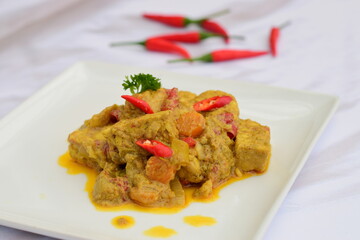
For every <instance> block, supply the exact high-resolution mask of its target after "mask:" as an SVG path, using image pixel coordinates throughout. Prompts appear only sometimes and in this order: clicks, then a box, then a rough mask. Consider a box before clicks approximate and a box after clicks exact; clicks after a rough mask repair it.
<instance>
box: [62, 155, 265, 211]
mask: <svg viewBox="0 0 360 240" xmlns="http://www.w3.org/2000/svg"><path fill="white" fill-rule="evenodd" d="M58 163H59V165H60V166H62V167H64V168H66V169H67V173H68V174H71V175H76V174H81V173H82V174H85V175H86V177H87V182H86V184H85V189H84V190H85V191H86V192H87V193H88V196H89V199H90V200H91V202H92V204H93V205H94V206H95V208H96V209H97V210H99V211H128V210H132V211H139V212H146V213H155V214H173V213H177V212H179V211H181V210H182V209H184V208H185V207H187V206H188V205H189V204H191V203H192V202H203V203H208V202H213V201H215V200H217V199H219V192H220V191H221V189H223V188H224V187H226V186H228V185H230V184H232V183H234V182H237V181H240V180H243V179H246V178H248V177H251V176H253V175H256V173H247V174H243V175H242V176H241V177H236V178H231V179H230V180H229V181H227V182H225V183H223V184H222V185H220V186H219V187H217V188H216V189H214V191H213V195H212V196H211V197H210V198H207V199H197V198H194V197H193V192H194V191H195V188H194V187H188V188H185V189H184V190H185V205H184V206H182V207H170V208H160V207H155V208H147V207H142V206H140V205H137V204H133V203H127V204H124V205H121V206H116V207H104V206H100V205H98V204H96V203H95V202H94V201H93V200H92V190H93V188H94V184H95V180H96V176H97V173H96V171H95V170H94V169H91V168H88V167H86V166H83V165H81V164H78V163H76V162H74V161H73V159H72V158H71V156H70V155H69V153H68V152H66V153H65V154H63V155H62V156H60V158H59V161H58ZM257 175H259V174H257Z"/></svg>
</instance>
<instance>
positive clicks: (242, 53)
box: [169, 49, 269, 63]
mask: <svg viewBox="0 0 360 240" xmlns="http://www.w3.org/2000/svg"><path fill="white" fill-rule="evenodd" d="M268 53H269V52H268V51H252V50H234V49H223V50H215V51H213V52H211V53H208V54H205V55H203V56H200V57H197V58H186V59H185V58H183V59H176V60H170V61H169V62H170V63H173V62H183V61H186V62H193V61H202V62H222V61H229V60H235V59H243V58H252V57H258V56H262V55H266V54H268Z"/></svg>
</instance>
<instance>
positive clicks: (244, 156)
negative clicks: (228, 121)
mask: <svg viewBox="0 0 360 240" xmlns="http://www.w3.org/2000/svg"><path fill="white" fill-rule="evenodd" d="M235 154H236V160H235V161H236V167H238V168H239V169H241V170H242V171H244V172H248V171H256V172H264V171H265V170H266V168H267V166H268V162H269V159H270V155H271V145H270V129H269V127H267V126H263V125H261V124H259V123H257V122H255V121H252V120H249V119H246V120H240V124H239V129H238V133H237V136H236V142H235Z"/></svg>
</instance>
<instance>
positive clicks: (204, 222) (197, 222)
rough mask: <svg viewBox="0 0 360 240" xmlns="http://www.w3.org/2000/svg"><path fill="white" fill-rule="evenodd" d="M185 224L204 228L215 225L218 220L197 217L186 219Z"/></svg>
mask: <svg viewBox="0 0 360 240" xmlns="http://www.w3.org/2000/svg"><path fill="white" fill-rule="evenodd" d="M184 222H185V223H187V224H189V225H191V226H194V227H203V226H211V225H214V224H215V223H216V219H215V218H212V217H205V216H201V215H196V216H187V217H184Z"/></svg>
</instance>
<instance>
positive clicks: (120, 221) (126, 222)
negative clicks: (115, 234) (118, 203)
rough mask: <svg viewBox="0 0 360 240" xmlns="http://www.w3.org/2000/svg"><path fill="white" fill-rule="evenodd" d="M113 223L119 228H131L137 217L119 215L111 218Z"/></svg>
mask: <svg viewBox="0 0 360 240" xmlns="http://www.w3.org/2000/svg"><path fill="white" fill-rule="evenodd" d="M111 224H112V225H113V226H114V227H116V228H119V229H126V228H131V227H132V226H134V224H135V219H134V218H133V217H131V216H125V215H123V216H117V217H115V218H113V219H112V220H111Z"/></svg>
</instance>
